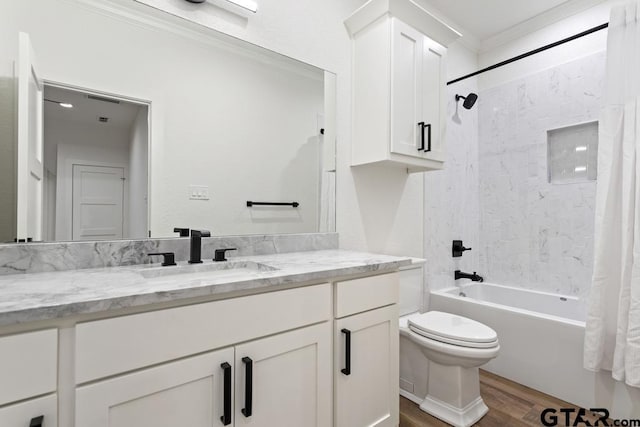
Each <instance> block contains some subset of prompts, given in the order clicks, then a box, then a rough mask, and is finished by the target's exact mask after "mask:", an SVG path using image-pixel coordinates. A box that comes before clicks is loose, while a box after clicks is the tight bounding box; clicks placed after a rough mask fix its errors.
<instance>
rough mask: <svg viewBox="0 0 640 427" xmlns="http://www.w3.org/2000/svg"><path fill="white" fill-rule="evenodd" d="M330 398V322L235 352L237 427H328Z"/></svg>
mask: <svg viewBox="0 0 640 427" xmlns="http://www.w3.org/2000/svg"><path fill="white" fill-rule="evenodd" d="M331 394H332V389H331V322H325V323H320V324H318V325H315V326H309V327H306V328H303V329H298V330H294V331H291V332H285V333H283V334H279V335H275V336H272V337H269V338H264V339H260V340H256V341H252V342H249V343H246V344H242V345H239V346H237V347H236V400H235V402H236V411H235V426H236V427H238V426H251V427H273V426H278V427H301V426H304V427H314V426H315V427H329V426H331V425H332V424H331V421H332V410H331Z"/></svg>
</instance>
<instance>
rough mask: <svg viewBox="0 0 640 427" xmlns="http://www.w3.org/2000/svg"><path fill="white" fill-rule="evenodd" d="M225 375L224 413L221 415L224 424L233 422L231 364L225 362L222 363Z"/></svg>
mask: <svg viewBox="0 0 640 427" xmlns="http://www.w3.org/2000/svg"><path fill="white" fill-rule="evenodd" d="M220 367H221V368H222V372H223V376H224V402H223V404H222V406H223V407H224V408H223V411H224V412H223V415H222V416H221V417H220V421H222V425H223V426H228V425H229V424H231V365H229V364H228V363H227V362H224V363H223V364H222V365H220Z"/></svg>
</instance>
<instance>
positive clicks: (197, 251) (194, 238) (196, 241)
mask: <svg viewBox="0 0 640 427" xmlns="http://www.w3.org/2000/svg"><path fill="white" fill-rule="evenodd" d="M203 237H211V233H210V232H209V231H208V230H191V250H190V252H189V264H202V238H203Z"/></svg>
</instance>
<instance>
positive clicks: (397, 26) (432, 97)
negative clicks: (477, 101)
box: [345, 0, 460, 172]
mask: <svg viewBox="0 0 640 427" xmlns="http://www.w3.org/2000/svg"><path fill="white" fill-rule="evenodd" d="M345 24H346V26H347V28H348V29H349V31H350V33H351V37H352V42H353V123H352V126H353V134H352V135H353V140H352V159H351V164H352V165H353V166H357V165H364V164H370V163H381V162H382V163H387V164H390V165H394V166H399V167H403V168H407V169H409V171H411V172H422V171H427V170H433V169H442V167H443V163H444V158H445V153H444V142H445V140H444V139H445V138H444V135H445V131H446V129H445V123H446V117H445V98H444V96H445V88H446V81H445V75H446V64H445V59H446V47H445V46H447V45H448V44H450V43H451V42H452V41H453V40H455V39H456V38H458V37H459V36H460V34H459V33H457V32H456V31H455V30H453V29H451V28H450V27H448V26H447V25H446V24H444V23H442V22H441V21H439V20H438V19H436V18H435V17H433V16H432V15H431V14H429V13H428V12H427V11H426V10H424V9H422V8H421V7H419V6H418V5H416V4H415V3H414V2H412V1H410V0H371V1H369V2H368V3H366V4H365V5H364V6H362V7H361V8H360V9H358V10H357V11H356V12H355V13H354V14H353V15H352V16H351V17H349V18H348V19H347V21H346V22H345Z"/></svg>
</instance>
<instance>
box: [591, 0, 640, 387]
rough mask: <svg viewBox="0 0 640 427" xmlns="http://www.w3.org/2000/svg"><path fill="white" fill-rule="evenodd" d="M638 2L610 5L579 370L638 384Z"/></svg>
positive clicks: (639, 68) (639, 364) (639, 43)
mask: <svg viewBox="0 0 640 427" xmlns="http://www.w3.org/2000/svg"><path fill="white" fill-rule="evenodd" d="M639 96H640V1H634V2H631V3H628V4H626V5H623V6H618V7H614V8H613V9H612V10H611V18H610V22H609V35H608V41H607V81H606V84H605V94H604V97H603V101H604V102H603V107H602V112H601V115H600V125H599V144H598V145H599V147H598V183H597V196H596V224H595V225H596V226H595V248H594V249H595V251H594V257H595V258H594V271H593V283H592V285H591V293H590V297H589V307H588V312H587V324H586V335H585V346H584V367H585V368H586V369H589V370H593V371H599V370H601V369H605V370H611V372H612V376H613V378H615V379H616V380H619V381H624V382H626V383H627V384H628V385H631V386H634V387H640V104H639V100H640V98H639Z"/></svg>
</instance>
